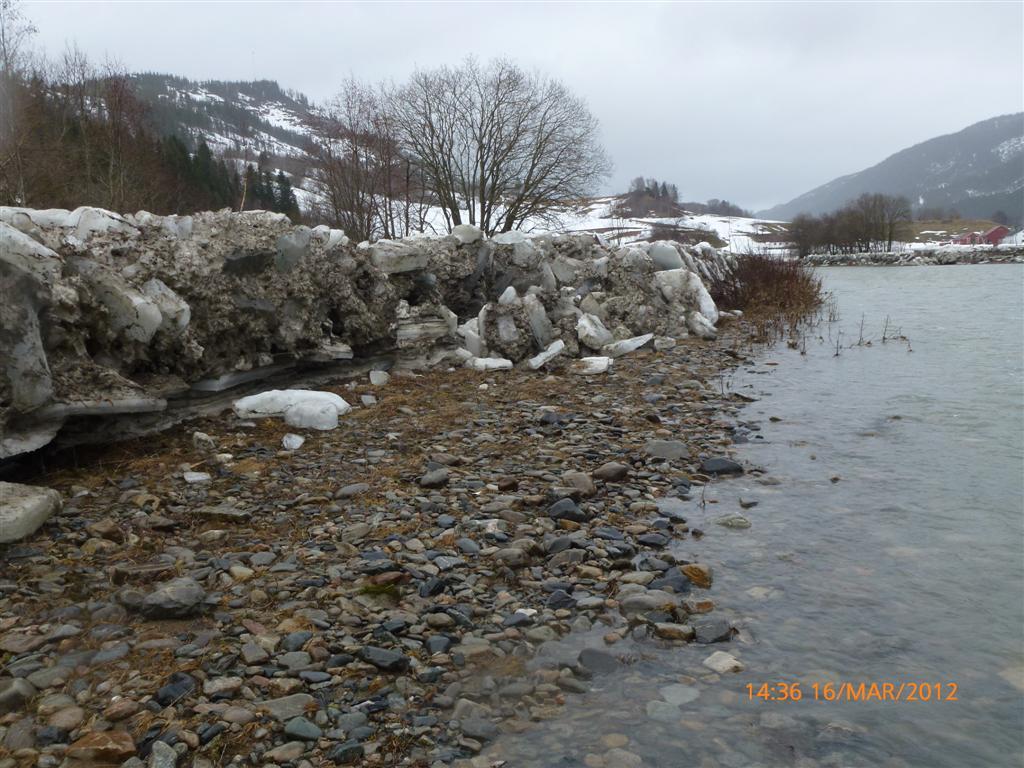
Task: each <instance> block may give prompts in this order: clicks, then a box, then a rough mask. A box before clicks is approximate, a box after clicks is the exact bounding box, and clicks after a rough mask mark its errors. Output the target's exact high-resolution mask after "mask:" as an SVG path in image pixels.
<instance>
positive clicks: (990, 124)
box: [757, 112, 1024, 220]
mask: <svg viewBox="0 0 1024 768" xmlns="http://www.w3.org/2000/svg"><path fill="white" fill-rule="evenodd" d="M865 192H882V193H885V194H891V195H904V196H906V197H907V198H909V199H910V201H911V204H912V205H913V207H914V208H915V209H921V208H931V209H934V208H943V209H955V210H957V211H958V212H959V213H961V214H962V215H964V216H970V217H989V216H991V215H992V214H993V213H994V212H996V211H999V210H1002V211H1004V212H1006V213H1007V214H1009V215H1010V216H1011V217H1012V216H1017V217H1019V216H1020V215H1021V193H1022V192H1024V113H1021V112H1018V113H1012V114H1007V115H998V116H996V117H991V118H989V119H987V120H981V121H979V122H977V123H974V124H972V125H969V126H967V127H966V128H963V129H961V130H960V131H956V132H954V133H949V134H944V135H941V136H936V137H933V138H931V139H927V140H925V141H922V142H919V143H917V144H914V145H913V146H910V147H907V148H905V149H902V150H899V151H898V152H895V153H893V154H891V155H889V156H888V157H887V158H885V159H884V160H882V161H881V162H879V163H876V164H875V165H872V166H870V167H869V168H865V169H864V170H861V171H857V172H855V173H850V174H846V175H844V176H839V177H837V178H835V179H832V180H831V181H829V182H826V183H825V184H822V185H820V186H818V187H815V188H814V189H811V190H809V191H808V192H805V193H803V194H802V195H798V196H797V197H795V198H793V199H792V200H790V201H788V202H786V203H781V204H779V205H775V206H772V207H770V208H766V209H764V210H761V211H758V212H757V215H758V216H759V217H763V218H772V219H787V220H788V219H792V218H793V217H794V216H795V215H797V214H799V213H809V214H814V215H820V214H823V213H828V212H830V211H833V210H835V209H837V208H839V207H841V206H842V205H844V204H845V203H847V202H849V201H850V200H853V199H854V198H856V197H857V196H859V195H860V194H862V193H865Z"/></svg>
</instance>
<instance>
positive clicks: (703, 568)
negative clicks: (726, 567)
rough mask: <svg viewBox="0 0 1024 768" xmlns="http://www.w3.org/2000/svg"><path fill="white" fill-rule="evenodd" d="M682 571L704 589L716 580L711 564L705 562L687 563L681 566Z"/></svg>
mask: <svg viewBox="0 0 1024 768" xmlns="http://www.w3.org/2000/svg"><path fill="white" fill-rule="evenodd" d="M679 570H680V572H681V573H682V574H683V575H684V576H685V577H686V578H688V579H689V580H690V581H691V582H693V583H694V584H695V585H696V586H698V587H700V588H702V589H708V588H709V587H710V586H711V583H712V581H713V580H714V577H713V573H712V570H711V566H710V565H707V564H705V563H687V564H686V565H680V566H679Z"/></svg>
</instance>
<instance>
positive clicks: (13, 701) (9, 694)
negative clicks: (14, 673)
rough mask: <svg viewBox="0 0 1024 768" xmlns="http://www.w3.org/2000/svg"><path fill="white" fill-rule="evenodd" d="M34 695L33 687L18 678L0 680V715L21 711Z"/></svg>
mask: <svg viewBox="0 0 1024 768" xmlns="http://www.w3.org/2000/svg"><path fill="white" fill-rule="evenodd" d="M35 695H36V689H35V686H33V685H32V684H31V683H29V682H28V681H26V680H23V679H22V678H20V677H15V678H13V679H12V678H9V677H8V678H0V715H3V714H6V713H7V712H16V711H18V710H19V709H22V708H23V707H24V706H25V704H26V702H28V701H29V700H30V699H31V698H32V697H33V696H35Z"/></svg>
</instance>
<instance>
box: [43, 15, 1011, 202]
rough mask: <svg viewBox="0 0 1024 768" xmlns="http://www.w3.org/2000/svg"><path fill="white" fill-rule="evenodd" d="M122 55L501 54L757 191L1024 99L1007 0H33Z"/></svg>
mask: <svg viewBox="0 0 1024 768" xmlns="http://www.w3.org/2000/svg"><path fill="white" fill-rule="evenodd" d="M25 10H26V12H27V14H28V15H29V16H30V17H31V18H32V19H33V21H35V23H36V25H37V26H38V27H39V30H40V34H39V39H40V41H41V42H42V43H43V45H44V47H45V48H46V49H47V50H48V51H50V52H52V53H56V52H58V51H59V50H60V49H61V48H62V47H63V46H64V44H65V41H75V42H77V43H78V45H80V46H81V47H82V48H83V49H84V50H85V51H87V52H88V53H90V54H91V55H94V56H96V57H102V56H103V55H104V54H109V55H111V56H113V57H115V58H117V59H118V60H119V61H120V62H121V63H123V64H124V65H125V66H126V67H128V68H129V69H131V70H151V71H163V72H171V73H174V74H180V75H184V76H186V77H190V78H194V79H246V80H249V79H263V78H266V79H276V80H278V81H279V82H281V84H282V85H284V86H286V87H290V88H295V89H298V90H300V91H303V92H305V93H307V94H309V95H310V96H311V97H312V98H314V99H318V100H319V99H325V98H327V97H329V96H330V95H331V94H332V93H333V92H334V91H335V90H336V88H337V86H338V84H339V83H340V81H341V80H342V79H343V78H344V77H346V76H348V75H350V74H351V75H355V76H357V77H360V78H366V79H380V78H389V79H396V80H400V79H402V78H403V77H404V76H405V75H406V74H408V73H409V72H410V71H411V70H412V69H413V68H415V67H416V66H432V65H437V64H443V63H451V62H454V61H458V60H459V59H462V58H463V57H465V56H466V55H468V54H474V55H477V56H478V57H481V58H489V57H492V56H498V55H505V56H509V57H511V58H514V59H516V60H518V61H520V62H521V63H524V64H526V65H528V66H534V67H537V68H540V69H543V70H545V71H546V72H549V73H551V74H553V75H555V76H557V77H559V78H561V79H562V80H564V81H565V82H566V83H568V84H569V85H570V86H571V87H572V88H573V89H574V90H575V91H577V92H578V93H580V94H581V95H583V96H584V97H585V98H586V99H587V100H588V102H589V104H590V106H591V109H592V110H593V111H594V113H595V114H596V115H597V116H598V118H599V119H600V120H601V123H602V126H603V133H604V138H605V144H606V146H607V148H608V151H609V153H610V154H611V156H612V157H613V159H614V161H615V165H616V171H615V174H614V177H613V178H612V179H611V181H610V183H609V188H610V189H614V190H618V189H622V188H623V187H624V186H625V184H626V183H627V181H628V179H630V178H632V177H634V176H637V175H645V176H656V177H658V178H664V179H667V180H669V181H673V182H675V183H676V184H678V186H679V189H680V193H681V194H682V196H683V197H684V198H686V199H698V200H703V199H707V198H710V197H719V198H727V199H729V200H732V201H735V202H737V203H739V204H741V205H743V206H745V207H749V208H760V207H764V206H767V205H770V204H773V203H778V202H782V201H785V200H788V199H790V198H792V197H794V196H796V195H797V194H800V193H802V192H805V191H807V190H808V189H810V188H811V187H814V186H816V185H818V184H821V183H824V182H826V181H829V180H830V179H832V178H834V177H836V176H838V175H841V174H845V173H851V172H853V171H857V170H860V169H862V168H864V167H866V166H869V165H873V164H874V163H876V162H879V161H881V160H882V159H884V158H885V157H887V156H888V155H890V154H892V153H893V152H896V151H898V150H900V149H903V148H904V147H906V146H909V145H911V144H914V143H917V142H919V141H924V140H926V139H929V138H931V137H933V136H937V135H940V134H943V133H950V132H953V131H957V130H960V129H961V128H964V127H966V126H967V125H969V124H971V123H973V122H977V121H978V120H983V119H985V118H988V117H992V116H994V115H997V114H1004V113H1008V112H1019V111H1021V110H1022V109H1024V95H1022V94H1024V75H1022V72H1024V67H1022V63H1024V35H1022V32H1021V30H1022V28H1024V5H1022V4H1020V3H1002V4H1000V3H934V4H929V3H902V4H898V3H819V4H804V3H792V4H790V3H727V4H710V3H707V4H705V3H675V4H639V3H622V4H575V3H573V4H570V3H564V4H552V3H543V4H519V3H481V4H465V3H395V4H390V3H383V4H370V3H367V4H358V3H337V4H333V3H256V2H247V3H235V2H212V3H171V2H155V3H142V2H138V3H117V4H115V3H102V2H95V3H59V2H53V3H31V4H27V5H26V7H25Z"/></svg>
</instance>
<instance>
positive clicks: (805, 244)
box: [789, 193, 911, 258]
mask: <svg viewBox="0 0 1024 768" xmlns="http://www.w3.org/2000/svg"><path fill="white" fill-rule="evenodd" d="M910 218H911V209H910V201H909V200H907V198H905V197H897V196H893V195H882V194H867V193H865V194H863V195H861V196H860V197H858V198H857V199H856V200H853V201H851V202H849V203H847V204H846V205H844V206H843V207H842V208H840V209H839V210H838V211H833V212H832V213H826V214H824V215H822V216H811V215H808V214H800V215H799V216H796V217H795V218H794V219H793V221H792V222H791V223H790V225H789V233H790V240H791V242H792V243H793V247H794V248H795V249H796V251H797V254H798V255H799V256H800V257H801V258H802V257H804V256H807V255H809V254H812V253H831V254H836V253H870V252H874V251H879V252H887V251H891V250H892V245H893V242H895V240H896V235H897V232H898V230H899V227H900V226H901V225H902V224H903V223H904V222H908V221H910Z"/></svg>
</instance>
